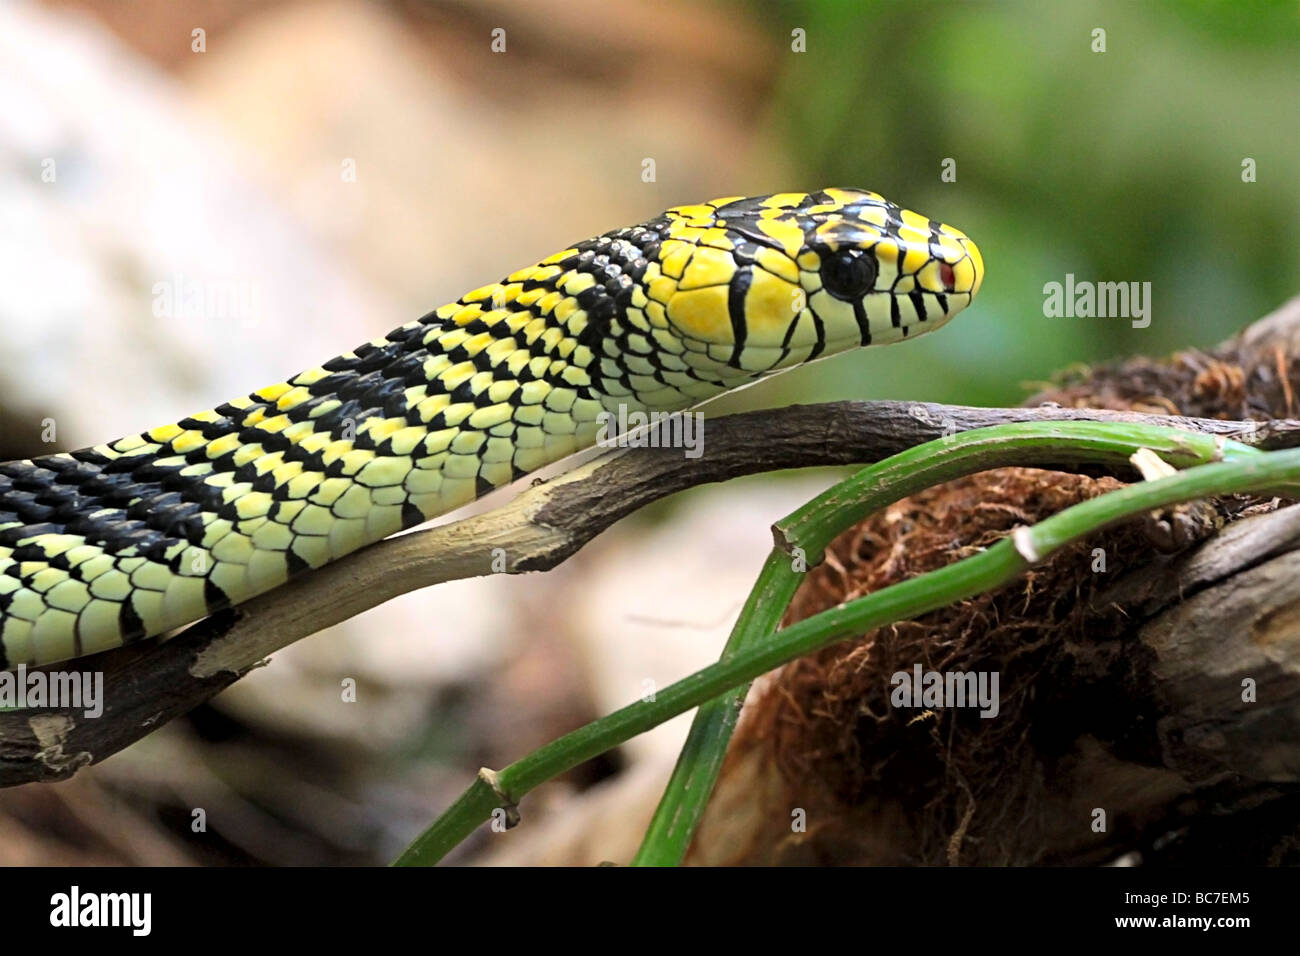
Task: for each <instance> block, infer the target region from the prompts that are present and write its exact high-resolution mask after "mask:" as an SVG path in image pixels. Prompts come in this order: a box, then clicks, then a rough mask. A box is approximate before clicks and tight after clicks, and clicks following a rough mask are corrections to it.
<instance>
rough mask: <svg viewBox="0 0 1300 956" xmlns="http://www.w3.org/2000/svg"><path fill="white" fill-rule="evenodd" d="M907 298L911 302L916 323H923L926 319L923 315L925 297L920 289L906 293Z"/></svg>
mask: <svg viewBox="0 0 1300 956" xmlns="http://www.w3.org/2000/svg"><path fill="white" fill-rule="evenodd" d="M907 297H908V298H909V299H911V300H912V308H914V309H916V321H918V322H924V321H925V320H926V318H927V316H926V314H925V295H924V294H923V293H922V292H921V290H920V289H913V290H912V291H911V292H909V293H907Z"/></svg>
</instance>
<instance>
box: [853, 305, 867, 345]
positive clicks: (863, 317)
mask: <svg viewBox="0 0 1300 956" xmlns="http://www.w3.org/2000/svg"><path fill="white" fill-rule="evenodd" d="M853 318H854V320H855V321H856V322H857V323H858V333H859V334H860V335H861V336H862V344H863V345H870V344H871V320H870V319H869V318H868V317H867V307H866V306H865V305H863V304H862V300H861V299H854V300H853Z"/></svg>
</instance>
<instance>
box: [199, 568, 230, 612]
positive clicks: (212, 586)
mask: <svg viewBox="0 0 1300 956" xmlns="http://www.w3.org/2000/svg"><path fill="white" fill-rule="evenodd" d="M203 603H204V605H206V606H207V609H208V613H209V614H211V613H212V612H213V611H219V610H221V609H222V608H223V607H230V598H229V596H227V594H226V592H225V591H223V590H221V585H219V584H217V583H216V582H215V581H213V580H212V576H211V575H209V576H207V577H205V578H204V579H203Z"/></svg>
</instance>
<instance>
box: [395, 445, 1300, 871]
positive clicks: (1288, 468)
mask: <svg viewBox="0 0 1300 956" xmlns="http://www.w3.org/2000/svg"><path fill="white" fill-rule="evenodd" d="M1297 481H1300V451H1294V450H1293V451H1281V452H1273V453H1266V454H1259V455H1249V456H1243V458H1242V459H1241V460H1240V461H1232V462H1222V463H1218V464H1210V465H1202V466H1200V467H1196V468H1192V469H1190V470H1188V471H1186V472H1183V473H1181V474H1178V475H1173V476H1170V477H1168V478H1163V479H1160V480H1157V481H1150V482H1143V483H1141V484H1137V485H1131V486H1129V487H1127V488H1123V489H1120V490H1118V491H1115V492H1112V493H1110V494H1107V495H1102V496H1100V497H1098V498H1094V499H1092V500H1090V501H1085V502H1082V503H1081V504H1078V505H1074V506H1073V507H1071V508H1068V509H1066V510H1065V511H1063V512H1061V513H1060V514H1058V515H1054V516H1053V517H1051V518H1048V519H1046V520H1045V521H1043V522H1041V523H1040V524H1038V525H1036V526H1034V527H1033V528H1028V529H1021V533H1018V534H1017V535H1015V536H1014V537H1013V538H1007V539H1004V540H1003V541H1000V542H998V543H997V544H995V545H993V546H992V547H990V548H988V549H987V550H985V551H983V552H980V553H979V554H976V555H973V556H971V557H969V558H965V559H963V560H961V561H958V562H956V563H954V564H952V565H949V566H947V567H944V568H939V569H938V570H935V571H931V572H929V573H927V574H924V575H920V576H918V577H915V578H911V579H909V580H906V581H901V582H899V583H898V584H894V585H891V586H890V587H888V588H885V589H883V590H881V591H878V592H876V593H874V594H870V595H867V596H865V597H862V598H858V599H857V600H855V601H852V602H850V603H848V604H844V605H841V606H839V607H836V608H832V609H830V610H828V611H823V612H822V613H820V614H818V615H815V616H814V617H811V618H807V619H805V620H803V621H800V622H799V623H797V624H794V625H791V626H790V627H788V628H785V629H784V630H781V631H777V632H776V633H775V634H772V635H770V636H768V637H765V638H761V639H759V640H756V641H754V642H753V643H752V644H750V645H749V646H746V647H743V648H741V649H740V650H739V651H738V652H737V653H736V654H734V655H733V656H731V657H729V658H728V659H726V660H722V661H719V662H718V663H716V664H712V665H710V666H709V667H706V668H704V669H702V670H700V671H697V672H696V673H694V674H692V675H690V676H689V677H686V678H684V679H683V680H680V681H678V682H677V683H675V684H672V685H670V686H669V687H667V688H665V689H664V690H663V691H661V692H659V694H658V695H657V696H656V697H655V699H654V700H651V701H639V702H637V703H635V704H632V705H630V706H628V707H624V708H622V709H621V710H618V711H615V712H614V713H612V714H610V715H608V716H607V717H604V718H602V719H601V720H598V721H595V722H593V723H591V724H588V725H587V726H585V727H582V728H580V729H578V730H576V731H574V732H572V733H569V734H566V735H565V736H563V737H561V738H559V739H558V740H555V741H553V742H552V743H550V744H547V745H546V746H544V747H542V748H540V749H539V750H536V751H534V752H533V753H531V754H529V755H528V756H526V757H524V758H523V759H522V760H519V761H517V762H516V763H513V764H511V765H510V766H508V767H506V768H505V769H504V770H502V771H501V772H500V773H499V774H498V775H497V786H496V787H495V788H493V787H491V786H488V785H487V784H486V783H485V782H484V781H483V779H482V777H480V779H479V780H477V781H476V782H475V783H474V785H472V786H471V787H470V788H469V789H468V790H466V792H465V793H464V794H463V795H462V796H461V797H460V798H459V799H458V800H457V801H456V802H455V803H454V804H453V805H452V806H451V807H450V808H449V809H448V811H447V812H446V813H444V814H443V815H442V816H441V817H439V818H438V819H437V820H435V821H434V822H433V824H431V825H430V826H429V828H428V829H426V830H425V831H424V832H423V833H422V834H421V835H420V836H419V837H417V838H416V840H415V841H414V842H413V843H412V844H411V845H410V846H409V847H408V848H407V849H406V850H405V851H404V852H403V853H402V855H401V856H400V857H398V859H397V860H396V861H395V862H396V863H397V864H398V865H420V864H432V863H436V862H437V861H438V860H439V859H441V858H442V857H443V856H445V855H446V854H447V853H448V852H449V851H450V850H451V849H452V848H454V847H455V846H456V845H457V844H458V843H460V842H461V841H462V840H463V839H465V837H467V836H468V835H469V834H470V833H471V832H473V830H474V828H475V827H477V826H478V825H479V824H481V823H482V822H483V821H484V820H486V819H488V818H489V817H490V816H491V813H492V811H493V810H494V809H495V808H497V807H498V806H500V805H501V804H502V802H503V797H504V800H505V802H517V801H518V800H519V799H520V798H521V797H522V796H523V795H524V794H526V793H528V792H529V791H530V790H532V789H533V788H534V787H536V786H537V785H538V784H540V783H542V782H544V781H545V780H547V779H549V778H551V777H553V776H555V775H556V774H559V773H563V772H564V771H565V770H568V769H571V768H572V767H575V766H577V765H579V764H581V763H583V762H584V761H586V760H590V759H591V758H592V757H595V756H597V755H599V754H601V753H604V752H605V751H607V750H609V749H611V748H613V747H616V746H618V745H619V744H620V743H623V742H624V741H626V740H629V739H630V738H632V737H634V736H636V735H637V734H640V733H644V732H645V731H647V730H649V729H650V728H652V727H654V726H657V725H658V724H661V723H663V722H664V721H666V720H668V719H670V718H671V717H674V716H676V715H677V714H680V713H683V712H685V711H687V710H690V709H691V708H692V707H698V706H699V705H701V704H703V703H704V702H706V701H708V700H711V699H712V698H714V697H717V696H718V695H719V694H722V693H724V692H725V691H727V690H728V689H730V688H732V687H736V686H738V685H740V684H742V683H744V682H746V681H749V680H753V679H754V678H755V677H757V676H759V675H760V674H763V673H766V672H767V671H769V670H772V669H773V668H774V667H777V666H779V665H780V664H783V663H785V662H786V661H789V660H793V659H794V658H796V657H801V656H803V655H804V654H808V653H810V652H812V651H815V650H818V649H819V648H821V647H825V646H827V645H829V644H833V643H836V642H838V641H840V640H844V639H845V638H849V637H853V636H854V635H856V634H861V633H863V632H865V631H869V630H873V629H875V628H877V627H880V626H881V625H883V624H887V623H890V622H893V621H898V620H904V619H907V618H912V617H916V616H917V615H920V614H924V613H926V612H927V611H932V610H935V609H936V608H940V607H943V606H945V605H948V604H952V603H954V602H956V601H960V600H964V599H966V598H969V597H973V596H975V595H977V594H981V593H983V592H985V591H988V590H991V589H993V588H995V587H999V586H1001V585H1003V584H1006V583H1008V582H1010V581H1011V580H1013V579H1014V578H1015V577H1016V576H1017V575H1019V574H1021V573H1022V572H1023V571H1024V570H1026V569H1027V568H1028V567H1029V566H1030V564H1031V562H1030V561H1029V560H1027V559H1026V558H1025V557H1024V556H1023V555H1022V553H1021V551H1018V550H1017V546H1019V547H1020V548H1022V549H1024V550H1025V551H1026V552H1027V553H1029V554H1031V555H1032V556H1033V557H1034V559H1035V560H1044V559H1046V558H1048V557H1050V556H1051V554H1052V553H1053V552H1055V551H1056V550H1058V549H1059V548H1061V547H1063V546H1065V545H1066V544H1069V543H1070V542H1072V541H1074V540H1076V539H1078V538H1081V537H1083V536H1085V535H1087V534H1089V533H1091V532H1093V531H1096V530H1098V529H1100V528H1103V527H1106V526H1108V525H1110V524H1114V523H1116V522H1119V521H1122V520H1124V519H1126V518H1129V517H1132V516H1134V515H1137V514H1141V513H1142V512H1145V511H1150V510H1151V509H1153V508H1161V507H1165V506H1168V505H1172V504H1177V503H1179V502H1182V501H1188V500H1191V499H1194V498H1203V497H1207V496H1210V495H1216V494H1225V493H1229V492H1251V491H1271V490H1273V489H1276V488H1280V487H1290V486H1293V485H1294V483H1296V482H1297Z"/></svg>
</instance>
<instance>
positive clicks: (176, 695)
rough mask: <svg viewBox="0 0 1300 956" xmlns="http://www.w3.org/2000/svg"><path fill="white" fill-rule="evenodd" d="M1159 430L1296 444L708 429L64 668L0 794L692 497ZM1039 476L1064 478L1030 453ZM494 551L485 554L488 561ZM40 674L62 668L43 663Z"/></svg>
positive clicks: (1258, 426) (987, 420)
mask: <svg viewBox="0 0 1300 956" xmlns="http://www.w3.org/2000/svg"><path fill="white" fill-rule="evenodd" d="M1067 420H1070V421H1080V420H1086V421H1120V422H1143V423H1148V424H1156V425H1168V426H1174V427H1178V428H1184V429H1188V430H1193V431H1199V432H1205V433H1209V434H1215V435H1223V436H1225V437H1234V438H1238V439H1240V440H1242V441H1246V442H1249V443H1252V444H1255V445H1257V446H1260V447H1266V448H1277V447H1289V446H1294V445H1300V422H1296V421H1275V422H1269V423H1256V422H1233V421H1219V420H1212V419H1191V418H1178V417H1166V416H1154V415H1138V414H1132V413H1126V412H1108V411H1094V410H1076V409H1064V408H1055V407H1047V408H1036V409H1023V408H970V407H964V406H948V405H930V404H922V403H915V402H838V403H833V404H827V405H804V406H792V407H789V408H783V409H776V410H769V411H759V412H749V413H745V414H740V415H732V416H728V417H725V418H722V419H718V420H716V421H712V422H709V423H708V431H707V440H706V445H705V447H706V450H707V453H706V454H705V455H703V456H702V457H700V458H696V459H688V458H685V457H684V456H683V455H682V453H681V450H680V449H655V448H634V449H626V450H622V451H618V452H613V453H610V454H606V455H603V456H601V457H600V458H597V459H595V460H593V461H589V462H587V463H585V464H583V465H581V466H579V467H577V468H575V469H574V470H572V471H571V472H569V473H567V474H565V475H563V476H561V477H559V478H557V479H555V480H553V481H550V482H546V483H534V485H533V486H532V487H529V488H527V489H526V490H525V491H523V492H522V493H521V494H519V495H518V497H516V498H515V499H514V500H513V501H511V502H509V503H508V504H506V505H504V506H503V507H501V508H498V509H496V510H493V511H490V512H487V513H484V514H479V515H475V516H473V517H470V518H466V519H464V520H462V521H458V522H455V523H452V524H448V525H442V526H439V527H435V528H431V529H429V530H425V531H420V532H416V533H413V534H409V535H401V536H398V537H396V538H390V539H388V540H386V541H383V542H380V543H379V544H376V545H373V546H371V547H369V548H366V549H364V550H362V551H360V552H357V553H356V554H353V555H351V556H349V557H347V558H345V559H343V560H340V561H338V562H336V563H334V564H332V565H329V566H327V567H325V568H323V569H321V570H320V571H316V572H313V573H311V574H308V575H305V576H303V577H301V578H299V579H297V580H295V581H293V582H290V583H289V584H287V585H286V586H284V587H282V588H279V589H277V590H275V591H273V592H271V593H270V594H267V595H264V596H263V597H261V598H258V599H256V600H253V601H250V602H248V603H247V604H244V605H241V606H240V607H238V608H236V609H234V610H231V611H227V612H223V613H221V614H218V615H214V616H213V617H211V618H208V619H207V620H204V621H201V622H199V623H198V624H195V625H193V626H191V627H190V628H189V629H187V630H186V631H184V632H183V633H182V634H180V635H178V636H177V637H175V638H173V639H171V640H169V641H165V642H158V641H145V642H141V643H140V644H137V645H133V646H131V647H126V648H122V649H120V650H116V651H109V652H106V653H104V654H100V655H96V656H94V657H92V658H87V659H85V660H82V661H79V662H77V663H76V665H74V666H75V667H76V668H77V669H78V670H82V671H86V670H93V671H102V672H103V675H104V712H103V714H102V716H99V717H97V718H86V717H84V716H83V713H82V711H81V710H80V709H73V708H65V709H54V708H51V709H44V710H25V711H23V710H20V711H11V712H6V713H0V786H13V785H16V784H21V783H29V782H32V781H49V780H58V779H62V778H65V777H68V776H70V775H71V774H73V773H75V772H76V770H77V769H79V768H80V767H83V766H86V765H88V764H90V763H95V762H97V761H99V760H103V759H104V758H105V757H108V756H111V755H112V754H114V753H116V752H117V751H119V750H121V749H122V748H123V747H126V746H128V745H129V744H131V743H133V742H135V741H136V740H138V739H140V738H141V737H143V736H145V735H146V734H148V733H150V732H151V731H153V730H155V729H157V728H158V727H160V726H162V725H163V724H165V723H166V722H167V721H169V720H172V719H173V718H175V717H177V716H179V715H181V714H183V713H186V712H187V711H189V710H191V709H192V708H194V707H196V706H197V705H198V704H200V703H202V702H203V701H205V700H207V699H209V698H210V697H212V696H213V695H215V694H217V693H218V692H220V691H221V690H223V689H224V688H226V687H228V686H229V685H230V684H232V683H234V682H235V681H236V680H238V679H239V678H240V677H242V676H243V675H244V674H246V673H248V671H249V670H251V669H252V668H253V667H256V666H258V664H259V663H260V662H263V661H264V660H265V658H266V657H267V656H268V655H269V654H271V653H272V652H274V651H275V650H277V649H279V648H281V647H284V646H286V645H288V644H291V643H293V642H294V641H297V640H299V639H301V638H303V637H306V636H307V635H309V634H313V633H315V632H316V631H319V630H322V629H323V628H326V627H329V626H330V625H332V624H337V623H339V622H340V621H345V620H347V619H348V618H350V617H353V616H355V615H357V614H360V613H361V612H362V611H365V610H368V609H370V608H372V607H375V606H377V605H379V604H382V603H383V602H385V601H388V600H391V599H392V598H394V597H397V596H398V595H400V594H404V593H406V592H408V591H413V590H416V589H418V588H422V587H428V586H429V585H431V584H438V583H441V582H443V581H451V580H456V579H459V578H467V577H476V576H478V575H483V574H488V573H491V569H492V563H493V555H494V553H496V554H503V557H504V562H505V567H506V570H507V571H508V572H510V573H519V572H523V571H543V570H547V569H549V568H553V567H555V566H556V565H558V564H559V563H561V562H562V561H564V560H565V559H567V558H568V557H569V556H570V555H572V554H574V553H575V552H576V551H578V550H579V549H580V548H581V547H582V546H583V545H584V544H586V543H587V542H588V541H590V540H591V539H592V538H594V537H595V536H596V535H597V534H599V533H600V532H602V531H603V530H605V529H606V528H608V527H609V526H610V525H611V524H613V523H614V522H615V521H617V520H619V519H620V518H622V517H624V516H625V515H627V514H629V513H631V512H633V511H635V510H637V509H638V508H641V507H643V506H644V505H646V504H649V503H650V502H652V501H655V500H657V499H659V498H663V497H665V496H667V495H670V494H673V493H675V492H677V491H681V490H683V489H685V488H690V487H693V486H695V485H701V484H706V483H709V482H715V481H724V480H726V479H729V478H735V477H738V476H741V475H749V474H754V473H756V472H762V471H775V470H778V469H783V468H799V467H808V466H815V465H846V464H865V463H869V462H873V461H878V460H880V459H881V458H884V457H888V456H889V455H892V454H895V453H897V452H899V451H902V450H904V449H907V448H910V447H912V446H914V445H917V444H920V443H922V442H925V441H929V440H931V439H934V438H937V437H939V436H940V435H942V434H950V433H952V432H953V431H965V430H968V429H972V428H979V427H983V426H988V425H997V424H1003V423H1007V422H1024V421H1067ZM1041 464H1042V466H1044V467H1059V468H1062V469H1066V470H1069V469H1070V468H1072V467H1073V466H1071V465H1069V464H1068V463H1067V462H1064V461H1054V460H1052V458H1051V454H1050V451H1044V458H1043V460H1042V462H1041ZM498 548H499V549H502V551H501V552H494V549H498ZM45 669H46V670H59V669H67V667H66V665H64V666H62V667H61V665H52V666H50V667H49V668H45Z"/></svg>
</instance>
